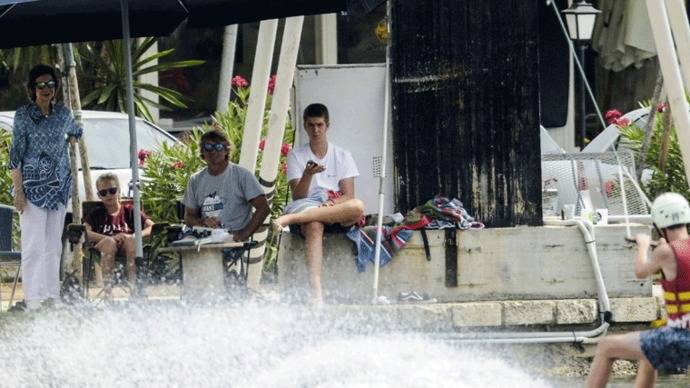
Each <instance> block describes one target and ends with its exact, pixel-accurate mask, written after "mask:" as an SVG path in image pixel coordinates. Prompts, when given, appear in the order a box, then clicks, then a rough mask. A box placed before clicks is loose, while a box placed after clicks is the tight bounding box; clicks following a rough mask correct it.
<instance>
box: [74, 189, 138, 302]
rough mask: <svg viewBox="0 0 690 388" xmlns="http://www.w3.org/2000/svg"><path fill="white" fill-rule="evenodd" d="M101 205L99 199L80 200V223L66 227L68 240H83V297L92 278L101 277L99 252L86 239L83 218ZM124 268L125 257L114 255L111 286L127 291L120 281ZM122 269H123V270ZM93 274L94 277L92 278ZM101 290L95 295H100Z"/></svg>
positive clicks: (125, 264) (124, 271) (87, 291)
mask: <svg viewBox="0 0 690 388" xmlns="http://www.w3.org/2000/svg"><path fill="white" fill-rule="evenodd" d="M125 203H127V200H126V199H123V201H122V204H125ZM102 206H103V202H101V201H84V202H82V217H83V219H82V220H81V221H82V223H81V224H70V225H68V227H67V230H68V235H69V238H70V242H72V243H76V242H78V241H80V240H81V241H83V249H84V261H83V262H82V266H83V267H82V279H81V282H82V290H83V295H82V296H83V297H84V298H86V299H88V298H89V285H90V283H91V281H92V280H99V278H101V277H102V274H101V271H100V256H101V254H100V252H99V251H98V249H96V247H95V245H94V244H93V243H91V242H88V241H86V226H85V225H84V218H86V216H87V215H88V214H90V213H91V212H93V211H94V210H96V209H98V208H99V207H102ZM126 268H127V258H126V257H124V256H121V255H116V256H115V263H114V266H113V273H112V276H113V277H114V278H115V279H116V281H115V282H113V286H115V287H117V286H120V287H121V288H122V289H123V290H124V291H125V292H127V293H128V292H129V290H127V288H126V287H124V283H123V282H121V281H120V279H122V278H123V277H124V278H126V277H127V276H126ZM123 269H124V270H123ZM94 275H95V279H94ZM102 292H103V291H101V292H100V293H99V294H98V295H97V296H96V297H98V296H100V294H101V293H102Z"/></svg>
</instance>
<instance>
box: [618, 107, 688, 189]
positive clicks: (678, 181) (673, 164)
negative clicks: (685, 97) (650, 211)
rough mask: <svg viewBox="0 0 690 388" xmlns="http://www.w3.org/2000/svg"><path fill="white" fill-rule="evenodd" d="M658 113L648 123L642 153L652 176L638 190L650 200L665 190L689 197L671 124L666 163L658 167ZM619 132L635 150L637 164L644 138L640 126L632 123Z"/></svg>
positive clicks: (660, 127)
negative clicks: (649, 132)
mask: <svg viewBox="0 0 690 388" xmlns="http://www.w3.org/2000/svg"><path fill="white" fill-rule="evenodd" d="M647 108H648V107H647ZM664 114H666V113H664ZM661 116H662V114H661V113H657V114H656V115H655V122H654V125H653V126H652V137H651V140H650V144H649V149H648V152H647V155H646V161H647V166H648V167H647V168H649V169H651V170H652V177H651V179H650V180H649V181H647V182H643V185H642V189H643V190H644V191H645V193H646V194H647V197H649V199H650V200H653V199H654V198H656V197H657V196H658V195H659V194H662V193H665V192H667V191H672V192H676V193H679V194H682V195H683V196H684V197H685V198H690V189H688V181H687V178H686V176H685V168H684V166H683V156H682V154H681V152H680V147H679V145H678V137H677V135H676V130H675V128H674V127H671V131H670V137H669V150H668V156H667V159H666V164H665V165H663V166H662V165H660V163H659V156H660V155H661V145H662V141H663V133H664V128H663V120H662V118H661ZM619 131H620V133H621V135H622V136H623V137H624V140H626V141H627V142H628V144H629V146H630V147H631V148H632V149H633V151H634V152H635V154H636V156H637V160H636V163H637V165H640V162H641V161H642V159H641V156H640V149H641V146H642V141H643V139H644V129H643V128H640V127H638V126H637V125H634V124H632V125H628V126H626V127H622V128H619Z"/></svg>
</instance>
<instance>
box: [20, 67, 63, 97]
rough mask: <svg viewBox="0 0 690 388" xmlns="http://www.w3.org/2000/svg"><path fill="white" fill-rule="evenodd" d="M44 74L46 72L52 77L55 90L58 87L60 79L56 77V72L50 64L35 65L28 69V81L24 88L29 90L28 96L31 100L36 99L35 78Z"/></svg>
mask: <svg viewBox="0 0 690 388" xmlns="http://www.w3.org/2000/svg"><path fill="white" fill-rule="evenodd" d="M45 74H48V75H49V76H51V77H53V81H55V90H56V91H57V90H58V88H59V87H60V79H59V78H58V76H57V72H56V71H55V69H54V68H53V67H52V66H48V65H44V64H39V65H36V66H34V67H33V68H32V69H31V70H30V71H29V81H28V82H27V84H26V89H27V91H28V92H29V98H30V99H31V101H34V102H35V101H36V78H38V77H40V76H42V75H45ZM56 95H57V93H56Z"/></svg>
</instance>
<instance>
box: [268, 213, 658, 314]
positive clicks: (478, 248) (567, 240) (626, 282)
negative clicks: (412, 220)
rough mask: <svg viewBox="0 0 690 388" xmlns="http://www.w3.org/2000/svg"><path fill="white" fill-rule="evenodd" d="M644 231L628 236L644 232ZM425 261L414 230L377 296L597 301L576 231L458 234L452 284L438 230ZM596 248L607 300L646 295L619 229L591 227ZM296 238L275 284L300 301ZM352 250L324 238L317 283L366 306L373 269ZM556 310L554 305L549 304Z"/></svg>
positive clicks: (285, 249)
mask: <svg viewBox="0 0 690 388" xmlns="http://www.w3.org/2000/svg"><path fill="white" fill-rule="evenodd" d="M647 231H648V228H647V227H645V226H636V227H633V228H632V233H633V234H635V233H642V232H647ZM427 232H428V236H429V244H430V249H431V260H430V261H427V260H426V258H425V255H424V246H423V243H422V240H421V237H420V234H419V233H418V232H415V234H414V236H413V238H412V239H411V240H410V242H409V243H408V244H407V246H406V247H405V248H404V249H403V250H401V251H400V252H399V253H398V254H397V255H396V256H395V257H394V258H393V261H392V262H391V263H389V264H388V265H387V266H385V267H382V268H381V273H380V285H379V287H380V288H379V294H380V295H384V296H386V297H388V298H389V299H392V300H394V299H396V298H397V295H398V294H399V293H400V292H408V291H411V290H415V291H417V292H423V293H428V294H429V295H430V296H431V297H434V298H436V299H437V300H438V301H440V302H460V301H498V300H538V299H574V298H586V299H593V298H596V294H597V289H596V284H595V281H594V275H593V271H592V266H591V264H590V258H589V255H588V254H587V252H586V247H585V244H584V240H583V237H582V235H581V233H580V232H579V230H578V229H577V228H575V227H516V228H492V229H484V230H473V231H463V232H458V234H457V245H458V254H457V268H458V275H457V281H458V286H457V287H446V285H445V265H446V260H445V250H444V247H443V239H444V232H443V231H435V230H430V231H427ZM595 234H596V240H597V250H598V256H599V262H600V267H601V271H602V273H603V276H604V279H605V282H606V286H607V288H608V293H609V296H611V297H647V296H651V294H652V291H651V282H650V281H649V280H644V281H640V280H637V279H635V276H634V273H633V254H634V245H633V244H631V243H628V242H626V241H625V240H624V238H623V236H624V235H625V228H624V227H622V226H614V225H611V226H597V227H595ZM303 247H304V244H303V240H302V238H301V237H298V236H295V235H291V234H288V233H284V234H283V236H282V240H281V246H280V253H279V256H278V274H279V281H280V286H281V289H282V290H283V291H285V292H286V293H287V294H288V295H293V296H294V297H295V298H298V299H300V298H302V297H303V296H304V294H305V292H306V290H307V287H308V283H307V275H306V267H305V265H304V250H303ZM353 247H354V245H353V244H352V243H351V242H350V241H349V240H348V239H347V237H346V236H344V235H328V236H326V237H325V241H324V255H325V257H324V264H323V284H324V289H325V295H326V298H327V300H330V301H334V302H341V303H342V302H351V303H368V302H369V301H370V299H371V295H372V279H373V267H372V266H371V265H369V266H368V267H367V271H366V272H364V273H358V272H357V270H356V268H355V263H354V253H353ZM556 308H558V306H556Z"/></svg>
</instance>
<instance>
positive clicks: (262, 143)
mask: <svg viewBox="0 0 690 388" xmlns="http://www.w3.org/2000/svg"><path fill="white" fill-rule="evenodd" d="M264 148H266V139H261V141H260V142H259V149H260V150H261V151H263V150H264Z"/></svg>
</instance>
